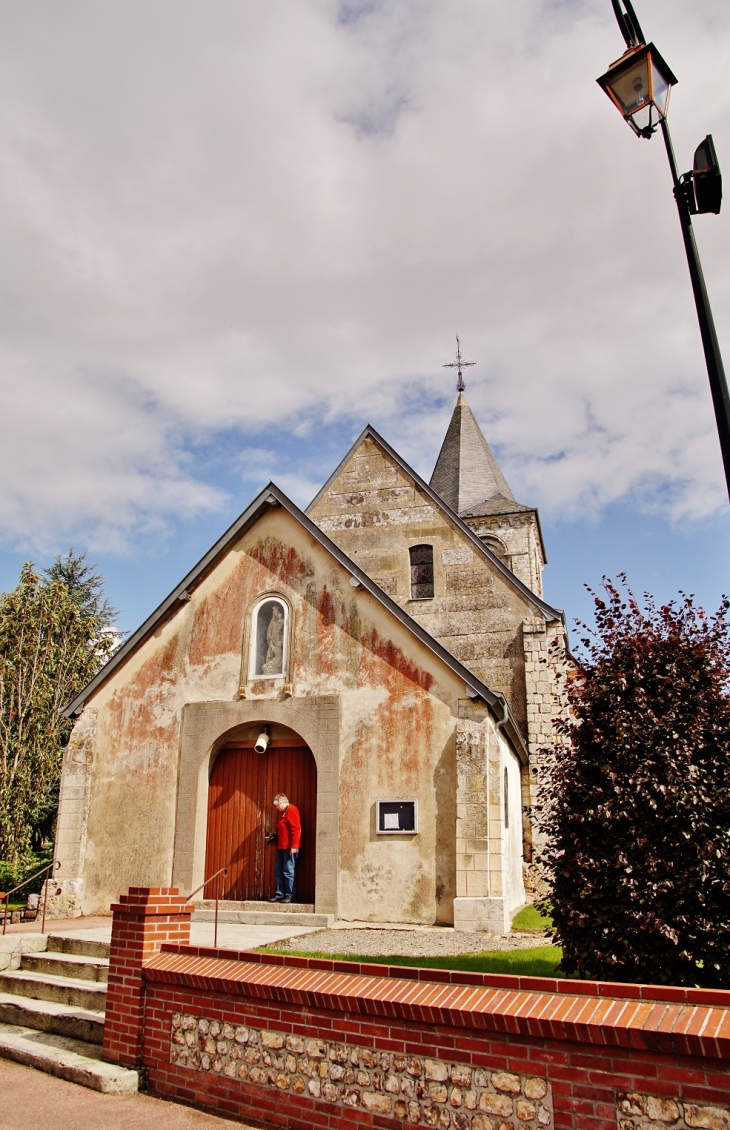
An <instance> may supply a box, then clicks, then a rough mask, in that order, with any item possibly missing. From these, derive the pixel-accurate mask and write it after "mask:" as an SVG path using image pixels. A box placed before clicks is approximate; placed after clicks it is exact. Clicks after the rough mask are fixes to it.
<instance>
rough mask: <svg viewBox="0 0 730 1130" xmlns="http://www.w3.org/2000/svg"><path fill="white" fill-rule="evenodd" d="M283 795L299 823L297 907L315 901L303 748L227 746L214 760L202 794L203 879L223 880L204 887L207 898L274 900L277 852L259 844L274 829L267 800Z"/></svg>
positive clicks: (311, 763)
mask: <svg viewBox="0 0 730 1130" xmlns="http://www.w3.org/2000/svg"><path fill="white" fill-rule="evenodd" d="M277 793H285V794H286V795H287V796H288V797H289V800H290V801H291V803H292V804H295V805H296V807H297V808H298V809H299V812H300V813H301V817H302V846H301V849H300V852H299V860H298V863H297V890H296V901H297V902H305V903H313V902H314V880H315V864H316V855H315V830H316V826H317V766H316V763H315V760H314V757H313V756H312V752H311V750H310V749H308V747H307V746H305V745H298V746H297V745H293V744H291V742H289V741H281V742H271V743H270V745H269V748H268V749H267V751H266V753H263V754H261V753H256V751H255V749H254V748H253V744H252V743H251V744H243V743H235V742H232V743H230V744H229V745H226V746H224V747H223V749H222V750H221V751H220V753H219V754H218V756H217V758H216V760H215V762H214V764H213V769H212V771H211V774H210V785H209V788H208V839H207V845H206V855H205V874H206V875H214V874H215V872H216V871H217V870H218V869H219V868H220V867H227V868H228V874H227V875H225V876H224V875H221V876H220V879H218V880H215V881H214V882H212V883H209V884H208V885H207V886H206V888H205V897H206V898H215V894H216V890H215V888H216V887H217V886H218V883H220V888H219V892H218V893H219V897H220V898H223V899H229V900H232V901H235V902H245V901H247V900H250V901H260V900H261V899H267V898H269V897H270V896H271V895H273V893H274V862H275V859H276V845H275V844H273V845H271V846H269V845H268V844H266V842H265V838H266V835H267V833H268V832H270V831H274V829H275V828H276V815H277V813H276V810H275V809H274V806H273V803H272V802H273V799H274V797H275V796H276V794H277Z"/></svg>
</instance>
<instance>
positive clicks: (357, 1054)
mask: <svg viewBox="0 0 730 1130" xmlns="http://www.w3.org/2000/svg"><path fill="white" fill-rule="evenodd" d="M170 1062H171V1063H174V1064H176V1065H177V1066H178V1067H187V1068H189V1069H190V1070H191V1071H204V1072H212V1073H213V1074H218V1075H224V1076H227V1077H228V1078H230V1079H241V1080H243V1081H244V1082H246V1083H254V1084H258V1085H259V1086H262V1087H268V1088H273V1089H274V1090H278V1091H279V1092H287V1093H289V1094H293V1095H303V1094H307V1095H309V1096H311V1097H312V1098H314V1099H320V1100H321V1099H323V1100H325V1101H326V1102H328V1103H333V1104H338V1105H339V1106H342V1107H348V1108H350V1109H352V1108H354V1107H357V1108H360V1109H361V1110H366V1111H369V1112H370V1113H375V1114H381V1115H389V1116H390V1117H392V1118H396V1119H398V1120H400V1121H402V1122H406V1123H408V1124H410V1125H415V1126H438V1127H442V1128H444V1130H447V1128H449V1127H453V1128H454V1130H517V1128H518V1127H520V1128H523V1130H552V1127H553V1114H552V1095H551V1093H550V1085H549V1083H548V1082H547V1080H546V1079H543V1078H541V1077H540V1076H536V1075H516V1074H514V1073H512V1072H509V1071H491V1070H489V1069H487V1068H481V1067H476V1068H475V1067H472V1066H470V1065H469V1064H466V1063H455V1062H453V1061H451V1060H444V1059H428V1058H426V1057H423V1056H415V1055H404V1054H400V1053H396V1052H390V1051H385V1050H382V1049H379V1048H378V1047H377V1046H376V1047H375V1048H366V1047H359V1046H357V1045H356V1044H349V1043H348V1044H345V1043H338V1042H330V1041H327V1040H324V1039H319V1038H311V1039H307V1038H306V1037H305V1036H296V1035H291V1034H289V1035H287V1033H286V1032H276V1031H272V1030H270V1029H267V1028H251V1027H247V1026H244V1025H241V1024H239V1025H236V1024H230V1023H226V1022H225V1021H221V1020H218V1019H216V1018H210V1017H204V1016H202V1017H199V1016H195V1015H186V1014H184V1013H179V1012H176V1013H174V1014H173V1017H172V1027H171V1033H170ZM632 1130H633V1127H632ZM723 1130H725V1128H723Z"/></svg>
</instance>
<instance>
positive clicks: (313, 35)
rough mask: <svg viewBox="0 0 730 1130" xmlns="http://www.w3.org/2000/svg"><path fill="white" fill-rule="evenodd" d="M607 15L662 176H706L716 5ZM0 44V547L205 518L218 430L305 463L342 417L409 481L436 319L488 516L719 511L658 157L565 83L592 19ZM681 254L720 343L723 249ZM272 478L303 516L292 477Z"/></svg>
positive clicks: (290, 13) (424, 19)
mask: <svg viewBox="0 0 730 1130" xmlns="http://www.w3.org/2000/svg"><path fill="white" fill-rule="evenodd" d="M639 14H640V18H641V19H642V23H643V24H644V30H645V31H646V32H647V34H648V35H650V36H651V37H652V38H654V39H655V40H656V41H657V43H658V45H659V46H660V48H661V50H662V51H663V53H664V54H665V56H666V57H667V59H668V60H669V62H670V63H671V65H672V66H673V68H674V69H675V70H676V71H677V73H678V74H679V76H680V79H681V83H680V85H679V87H678V88H677V90H676V91H675V92H674V95H673V104H672V124H673V129H674V131H675V141H676V145H677V150H678V153H679V154H680V165H681V166H682V167H683V168H684V167H689V164H690V162H691V155H692V152H693V150H694V147H695V146H696V144H697V143H698V142H699V141H700V140H701V139H702V137H703V136H704V134H705V133H706V132H712V133H713V134H714V136H715V141H716V144H717V147H718V151H719V153H720V158H721V161H722V160H723V154H728V153H730V126H729V124H728V108H729V105H730V92H729V91H728V89H727V83H726V74H727V66H728V55H729V54H730V11H729V10H728V9H727V5H726V4H723V3H722V2H721V0H705V3H703V5H701V6H698V5H692V6H687V5H686V4H683V3H680V0H661V2H660V0H643V2H641V4H640V13H639ZM3 21H4V31H3V36H2V37H0V246H1V247H2V255H1V256H0V375H1V380H2V390H3V391H2V396H3V404H4V406H5V411H4V412H3V414H2V417H3V418H2V420H1V421H0V439H1V440H2V447H1V449H0V497H1V498H2V502H0V530H2V532H3V533H4V536H5V538H6V539H7V540H8V541H11V542H15V541H20V542H21V543H23V544H36V545H41V546H43V545H45V544H46V543H47V544H49V545H51V544H54V543H55V540H56V539H57V538H58V537H66V538H68V537H71V536H75V533H76V531H82V533H83V534H84V536H85V537H86V539H87V540H90V541H92V542H93V543H94V544H98V545H102V546H104V547H114V546H115V545H118V544H122V543H123V542H124V540H125V539H129V538H134V536H135V533H136V532H137V531H139V530H145V529H156V528H158V527H159V528H164V526H165V524H166V523H167V522H169V521H170V519H171V517H172V516H175V515H182V516H186V515H193V514H194V513H196V512H198V511H200V510H205V509H208V508H211V507H216V506H218V505H220V504H221V500H222V499H221V491H220V490H219V489H218V488H216V486H215V485H212V486H211V485H208V484H206V483H205V482H203V481H201V477H202V476H201V471H200V469H199V468H198V467H196V462H195V458H194V453H193V454H191V451H193V448H194V444H195V442H196V441H198V440H200V439H201V438H210V437H211V436H213V435H214V434H215V433H216V432H217V431H218V430H223V429H230V428H231V427H233V428H238V429H240V430H241V434H242V441H241V442H242V446H243V445H244V444H246V443H249V444H250V446H251V448H254V449H262V444H261V440H260V432H261V429H262V428H264V427H265V426H266V425H271V424H276V425H282V424H283V425H284V426H285V427H288V428H290V429H291V431H292V432H293V433H295V434H297V435H299V436H302V435H309V436H310V437H311V443H312V445H313V449H316V446H317V434H318V433H317V429H318V426H319V423H320V422H322V421H332V420H337V419H342V420H343V421H344V422H346V430H347V431H348V434H349V432H350V431H351V425H352V422H353V421H356V422H357V427H356V428H355V431H356V432H357V431H359V427H360V426H361V425H362V424H364V423H365V421H366V420H367V419H371V420H372V422H373V423H375V424H376V426H378V427H379V428H380V429H381V430H382V431H384V432H385V433H386V435H387V437H388V438H389V439H390V440H391V441H392V442H394V443H396V445H397V446H399V447H400V448H401V449H402V450H403V452H404V454H405V455H406V456H407V457H409V458H411V459H412V460H413V461H414V462H415V463H416V464H417V465H418V467H419V469H420V470H421V471H423V472H426V473H428V471H429V470H430V463H431V462H432V460H433V457H434V456H435V452H436V450H437V448H438V444H439V442H440V439H441V436H442V433H443V427H444V412H443V410H441V411H437V410H436V408H435V407H434V395H435V393H436V392H437V390H438V389H440V388H449V387H450V384H449V382H450V381H451V375H450V374H449V375H448V376H447V375H446V373H445V372H444V370H442V369H441V368H440V364H441V362H442V361H445V360H447V359H448V351H449V350H450V347H451V341H452V334H453V328H454V326H455V324H456V323H457V322H458V323H459V325H460V327H461V331H462V341H463V344H464V349H465V351H467V352H468V354H469V355H470V356H471V357H476V358H477V359H478V360H479V367H478V368H477V369H474V370H470V376H469V397H470V400H471V402H472V405H473V407H474V408H475V411H476V412H477V414H478V415H479V417H480V419H481V420H482V421H483V423H484V424H485V429H486V431H487V433H488V435H489V438H490V440H492V441H493V442H495V443H496V444H497V445H498V446H499V448H500V452H501V453H502V455H503V459H504V464H505V468H506V470H507V473H508V476H509V477H510V481H511V482H512V483H513V487H514V489H515V492H516V493H517V494H518V496H521V497H523V498H524V499H525V500H526V501H536V502H539V503H540V504H541V505H543V506H544V507H547V508H548V509H551V510H552V511H553V512H561V513H567V514H576V513H585V512H595V511H596V510H599V509H600V508H601V507H602V506H604V505H605V504H606V503H609V502H611V501H614V500H616V499H619V498H625V497H631V498H634V499H640V500H641V502H642V504H643V505H646V506H650V507H658V508H660V509H663V510H665V511H666V512H668V513H670V514H672V515H674V516H675V517H676V518H678V519H689V518H699V517H702V516H703V515H706V514H708V513H711V512H712V511H713V509H714V508H716V507H717V506H720V505H723V504H724V486H723V482H722V472H721V466H720V460H719V455H718V452H717V440H716V435H715V430H714V421H713V417H712V409H711V404H710V400H709V395H708V392H707V378H706V375H705V371H704V363H703V358H702V353H701V347H700V343H699V335H698V332H697V328H696V320H695V316H694V310H693V306H692V298H691V292H690V288H689V282H688V278H687V269H686V264H685V262H684V260H683V252H682V245H681V239H680V233H679V229H678V223H677V218H676V213H675V211H674V205H673V201H672V196H671V188H670V184H669V177H668V171H667V168H666V159H665V157H664V154H663V152H662V149H661V141H660V139H659V138H656V139H655V140H653V141H652V143H651V144H648V145H647V144H646V143H645V142H639V141H637V140H636V139H634V138H633V136H632V135H631V133H630V131H629V129H628V127H626V126H625V125H623V123H622V122H621V121H620V119H619V116H618V114H617V113H616V112H615V110H612V108H611V106H610V105H609V103H608V101H607V100H606V99H605V96H604V95H603V94H602V93H601V91H600V90H599V88H598V87H597V86H596V85H595V82H594V80H595V77H596V75H598V74H599V73H601V71H602V70H603V69H604V68H605V66H606V65H607V64H608V63H609V62H610V61H611V60H613V59H615V58H616V57H617V56H618V55H619V54H620V53H621V47H622V43H621V39H620V36H619V33H618V29H617V28H616V26H615V24H614V22H613V16H612V13H611V7H610V3H609V0H573V2H571V3H559V2H555V0H513V2H512V3H511V4H509V5H505V4H504V3H502V2H501V0H449V2H448V3H446V2H445V0H391V2H389V3H387V4H386V3H384V2H380V0H359V2H358V0H343V2H342V3H339V4H338V3H336V2H335V0H299V2H298V3H297V4H291V3H286V2H284V0H269V2H268V3H267V4H266V5H259V4H249V5H242V4H240V3H239V2H238V0H209V2H208V3H207V4H205V5H203V6H201V5H199V4H197V3H193V0H156V3H155V4H153V5H150V4H147V3H142V2H141V0H127V2H125V3H124V4H123V5H122V4H119V5H106V6H104V5H102V6H100V5H97V4H94V3H91V0H86V2H81V0H67V2H66V3H65V4H64V5H62V6H59V5H57V4H55V3H52V2H51V0H45V2H44V0H39V2H38V3H37V4H34V5H32V6H27V5H26V6H16V7H11V8H8V9H7V10H6V11H5V12H4V15H3ZM697 235H698V241H699V242H700V244H701V249H702V253H703V257H704V262H705V268H706V273H707V276H708V284H709V288H710V293H711V297H712V299H713V305H714V308H715V312H716V316H717V320H718V329H719V331H720V337H721V340H722V339H724V340H725V341H727V340H728V329H729V328H730V319H728V316H727V313H726V312H727V310H728V298H730V274H729V273H728V270H727V267H726V263H727V262H728V250H729V249H730V248H729V246H728V245H729V242H730V240H729V237H728V234H727V224H726V223H725V221H724V219H723V218H720V219H718V218H715V217H699V218H698V220H697ZM419 383H420V385H421V386H422V387H423V390H424V394H423V401H422V404H421V405H420V406H414V400H413V392H414V388H416V387H417V386H418V385H419ZM406 402H407V403H408V405H409V411H408V412H405V411H404V404H405V403H406ZM265 449H266V450H268V447H266V448H265ZM271 468H272V469H271V474H272V477H274V478H275V479H277V481H279V482H280V483H281V485H282V486H286V484H285V481H284V480H286V482H288V483H289V485H290V488H291V489H292V491H293V492H294V493H295V495H296V496H297V498H298V499H299V500H301V501H304V500H305V497H306V496H305V494H304V492H305V491H308V490H309V487H310V486H312V485H313V484H312V480H311V472H309V471H308V472H307V473H297V471H296V469H292V468H291V466H289V465H288V464H287V465H286V466H285V469H284V471H283V473H281V472H280V471H279V470H278V465H277V461H276V460H275V459H274V460H272V462H271ZM241 470H242V473H244V474H245V473H246V466H245V465H244V464H242V467H241ZM255 478H256V473H254V472H251V470H250V460H249V473H248V481H251V482H253V481H254V479H255ZM312 493H314V491H313V490H312Z"/></svg>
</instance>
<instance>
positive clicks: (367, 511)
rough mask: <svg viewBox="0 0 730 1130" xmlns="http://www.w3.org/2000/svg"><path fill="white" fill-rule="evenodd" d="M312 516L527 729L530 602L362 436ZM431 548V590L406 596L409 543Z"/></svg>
mask: <svg viewBox="0 0 730 1130" xmlns="http://www.w3.org/2000/svg"><path fill="white" fill-rule="evenodd" d="M310 517H311V518H312V520H313V521H314V522H316V523H317V525H318V526H319V527H320V529H322V530H324V532H325V533H326V534H328V536H329V537H331V538H332V540H333V541H334V542H336V543H337V544H338V545H339V546H341V548H342V549H343V550H344V551H345V553H347V555H348V556H349V557H351V558H352V559H353V561H356V562H357V564H358V565H359V566H360V567H361V568H362V569H364V570H365V572H366V573H368V575H369V576H371V577H372V578H373V580H374V581H376V582H377V583H378V584H379V585H380V586H381V588H383V589H384V590H385V591H386V592H387V593H388V594H389V595H390V596H391V597H392V598H393V599H394V600H395V601H397V602H398V604H400V605H401V607H402V608H404V609H405V610H406V611H407V612H408V614H409V615H410V616H412V617H413V618H414V620H417V621H418V623H420V624H422V625H423V627H424V628H425V629H426V631H428V632H429V633H430V634H431V635H432V636H433V637H434V638H435V639H437V640H439V642H440V643H442V644H443V645H444V647H446V648H447V649H448V650H449V651H450V652H451V654H452V655H453V656H455V657H456V658H457V659H459V660H460V661H461V662H462V663H464V664H465V665H466V666H467V667H469V668H470V670H472V671H474V673H475V674H476V675H477V676H478V677H479V678H480V679H482V680H483V681H484V682H485V683H486V684H487V686H489V687H490V688H491V689H492V690H494V691H501V692H502V693H503V694H504V695H505V696H506V697H507V700H508V702H509V704H510V707H511V709H512V713H513V714H514V716H515V718H516V720H517V722H518V724H519V725H520V726H521V728H522V730H523V732H526V729H527V714H526V700H525V666H524V653H523V646H522V622H523V620H525V619H526V618H529V617H532V616H534V615H535V611H536V610H535V606H534V605H533V604H532V603H531V602H530V601H529V600H528V598H527V597H525V596H524V595H523V594H522V593H521V592H520V591H519V590H518V589H517V588H516V587H515V586H514V585H512V584H510V582H509V580H508V579H507V578H505V577H504V576H503V574H502V573H501V572H499V570H498V569H497V568H495V566H494V565H493V564H492V563H491V562H490V560H489V559H488V558H487V557H486V556H485V555H482V554H481V553H480V551H479V550H478V549H477V548H476V547H475V546H474V545H473V543H472V542H471V541H470V540H469V539H468V538H467V537H466V535H464V534H463V533H462V531H461V530H459V528H458V527H457V526H456V525H455V524H454V523H453V522H451V521H449V519H448V517H447V516H446V514H445V513H444V512H443V511H442V510H441V509H440V508H439V507H437V506H435V505H434V504H433V502H432V501H431V499H430V498H429V497H428V495H426V494H425V493H423V492H422V491H420V490H419V488H418V487H417V486H416V484H415V483H414V481H413V480H412V479H411V478H410V476H407V475H406V474H405V473H404V471H403V470H402V469H401V467H400V466H399V465H398V464H397V463H396V462H395V461H394V460H392V459H391V458H390V456H388V455H387V453H386V452H384V451H383V450H382V449H381V448H380V447H379V446H378V445H377V444H376V443H375V442H374V441H373V440H372V439H370V438H367V439H366V440H365V441H364V442H363V444H362V445H361V446H360V447H359V448H358V450H357V451H356V452H355V453H354V455H353V456H352V458H351V459H350V461H349V462H348V463H347V465H346V466H345V467H344V469H343V470H342V471H341V473H340V474H339V476H338V477H337V479H336V480H335V481H334V482H333V483H332V484H331V485H330V487H329V489H328V490H327V491H326V493H325V494H324V495H323V496H322V497H321V498H320V499H318V501H317V502H316V504H315V505H314V506H313V507H312V509H311V510H310ZM421 543H428V544H430V545H432V546H433V548H434V596H433V598H432V599H426V600H412V599H411V581H410V558H409V552H408V551H409V548H410V547H411V546H414V545H419V544H421Z"/></svg>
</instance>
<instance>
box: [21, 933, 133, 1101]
mask: <svg viewBox="0 0 730 1130" xmlns="http://www.w3.org/2000/svg"><path fill="white" fill-rule="evenodd" d="M108 974H109V945H108V943H106V942H93V941H86V940H84V939H82V938H74V937H53V935H50V936H49V937H48V939H47V943H46V948H45V950H35V951H34V952H30V953H21V954H20V958H19V968H6V969H4V970H3V971H2V972H0V1057H2V1058H4V1059H13V1060H15V1061H16V1062H17V1063H25V1064H28V1065H29V1066H31V1067H37V1068H40V1070H41V1071H46V1072H48V1073H49V1074H50V1075H57V1076H58V1077H59V1078H61V1079H68V1080H70V1081H71V1082H72V1083H81V1084H82V1085H83V1086H85V1087H91V1088H93V1089H94V1090H96V1091H104V1092H105V1093H107V1094H129V1093H130V1092H132V1091H136V1090H137V1088H138V1085H139V1078H138V1075H137V1072H136V1071H130V1070H128V1069H127V1068H124V1067H117V1066H116V1065H115V1064H112V1063H105V1062H104V1061H103V1060H102V1058H101V1042H102V1038H103V1034H104V1010H105V1008H106V982H107V979H108Z"/></svg>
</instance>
